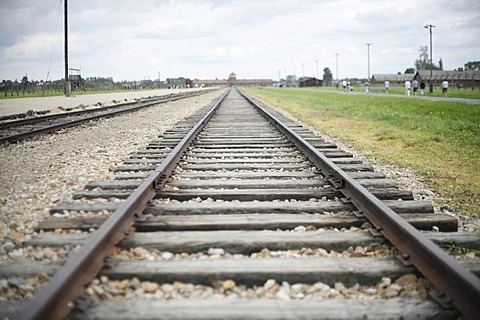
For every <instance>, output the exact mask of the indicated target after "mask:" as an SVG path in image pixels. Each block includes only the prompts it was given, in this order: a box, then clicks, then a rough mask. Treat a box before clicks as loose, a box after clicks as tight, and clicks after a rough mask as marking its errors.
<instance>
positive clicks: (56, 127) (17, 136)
mask: <svg viewBox="0 0 480 320" xmlns="http://www.w3.org/2000/svg"><path fill="white" fill-rule="evenodd" d="M191 96H192V95H186V96H175V97H172V98H166V99H165V98H163V99H158V100H154V101H147V102H140V103H141V105H139V106H134V107H131V108H127V109H122V110H112V111H108V110H111V109H114V108H121V107H123V106H127V105H129V104H132V103H126V104H123V105H117V106H109V107H106V108H101V109H100V108H99V109H92V110H86V111H76V112H73V113H68V114H60V115H49V116H44V117H39V118H34V119H24V120H20V121H18V122H20V124H21V125H22V124H23V125H25V124H31V123H38V122H41V121H45V120H52V119H59V118H62V117H70V116H79V115H82V114H87V113H99V112H100V114H97V115H92V116H86V117H84V118H80V119H77V120H70V121H67V122H64V123H61V124H57V125H51V126H48V127H45V128H41V129H35V130H30V131H26V132H22V133H19V134H14V135H10V136H5V137H0V143H2V142H16V141H20V140H24V139H28V138H30V137H34V136H37V135H40V134H44V133H50V132H55V131H58V130H62V129H66V128H70V127H74V126H77V125H79V124H81V123H84V122H88V121H93V120H97V119H101V118H108V117H113V116H115V115H119V114H122V113H128V112H133V111H137V110H140V109H142V108H147V107H150V106H153V105H155V104H160V103H165V102H170V101H176V100H180V99H183V98H188V97H191ZM35 119H38V120H36V121H34V122H31V121H32V120H35ZM29 121H30V122H29ZM7 124H10V122H9V123H5V124H3V125H4V128H9V126H7ZM0 127H1V124H0ZM10 127H11V126H10Z"/></svg>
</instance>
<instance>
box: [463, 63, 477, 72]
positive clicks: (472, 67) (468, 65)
mask: <svg viewBox="0 0 480 320" xmlns="http://www.w3.org/2000/svg"><path fill="white" fill-rule="evenodd" d="M463 66H464V67H465V70H480V61H469V62H467V63H465V64H464V65H463Z"/></svg>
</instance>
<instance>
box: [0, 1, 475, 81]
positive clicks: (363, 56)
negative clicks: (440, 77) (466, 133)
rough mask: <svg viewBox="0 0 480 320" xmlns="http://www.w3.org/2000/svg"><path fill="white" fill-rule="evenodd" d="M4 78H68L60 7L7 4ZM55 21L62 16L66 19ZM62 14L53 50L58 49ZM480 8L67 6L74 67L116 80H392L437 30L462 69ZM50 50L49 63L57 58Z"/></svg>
mask: <svg viewBox="0 0 480 320" xmlns="http://www.w3.org/2000/svg"><path fill="white" fill-rule="evenodd" d="M0 5H1V6H2V11H1V13H0V28H1V30H2V37H0V56H1V57H2V59H1V60H0V78H7V79H9V78H19V77H20V78H21V76H22V75H23V74H25V73H27V72H28V74H29V77H30V78H34V79H41V78H44V77H45V74H46V71H47V69H48V65H49V59H50V55H52V57H53V60H52V65H51V76H52V77H57V78H62V77H63V44H62V41H63V16H62V14H63V12H62V11H61V10H63V7H62V4H61V3H60V1H59V0H44V1H42V2H34V4H32V2H31V1H28V0H17V1H6V0H0ZM59 9H60V11H59ZM59 12H60V13H61V14H60V21H59V24H58V30H57V38H56V41H55V42H53V38H54V32H55V26H56V22H57V17H58V14H59ZM478 12H480V3H479V2H478V1H477V0H463V1H460V0H458V1H455V0H454V1H450V0H449V1H447V0H435V1H430V0H429V1H415V0H404V1H402V2H398V3H396V2H391V1H384V0H382V1H380V0H369V1H361V0H335V1H333V0H332V1H314V0H278V1H275V0H242V1H235V0H176V1H173V0H172V1H166V0H162V1H154V0H143V1H130V0H118V1H105V0H97V1H93V0H76V1H69V61H70V66H71V67H76V68H81V69H82V74H83V76H112V77H113V78H114V79H115V80H126V79H128V80H130V79H143V78H144V77H145V76H148V77H149V78H151V79H155V78H156V77H157V75H158V72H160V73H161V75H162V78H165V77H177V76H184V77H190V78H214V77H227V76H228V74H229V73H230V72H232V71H234V72H235V73H236V74H237V75H238V77H239V78H261V77H274V78H276V77H278V73H279V72H280V73H281V74H282V76H284V73H285V72H286V73H287V74H292V73H293V72H294V71H295V72H296V74H297V76H302V75H303V74H305V75H315V73H316V64H317V63H316V61H318V68H319V70H320V76H321V71H322V70H323V68H325V67H329V68H330V69H331V71H332V73H333V74H334V75H335V74H336V71H337V70H335V69H336V56H335V53H338V54H339V55H338V64H339V68H338V74H339V77H341V78H342V77H347V76H349V77H365V76H366V75H367V47H366V43H371V46H370V62H371V73H396V72H398V71H402V72H403V71H404V70H405V69H406V68H409V67H412V66H413V63H414V61H415V59H416V58H417V57H418V48H419V47H420V46H423V45H428V41H429V34H428V31H427V30H425V29H424V28H423V26H424V25H425V24H426V23H431V24H434V25H436V28H435V29H434V46H433V48H434V60H435V61H438V58H439V57H442V59H443V60H444V65H445V67H446V68H452V69H453V68H456V67H458V66H461V65H463V64H464V63H465V62H467V61H471V60H476V59H477V60H478V57H479V56H480V49H479V48H480V45H479V40H478V39H479V38H480V37H479V34H480V18H479V14H478ZM52 47H53V51H52Z"/></svg>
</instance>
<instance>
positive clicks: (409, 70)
mask: <svg viewBox="0 0 480 320" xmlns="http://www.w3.org/2000/svg"><path fill="white" fill-rule="evenodd" d="M404 73H406V74H410V73H415V68H407V69H406V70H405V72H404Z"/></svg>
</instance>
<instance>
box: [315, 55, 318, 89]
mask: <svg viewBox="0 0 480 320" xmlns="http://www.w3.org/2000/svg"><path fill="white" fill-rule="evenodd" d="M315 65H316V66H317V79H316V80H315V84H316V85H317V88H318V59H317V60H315Z"/></svg>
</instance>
